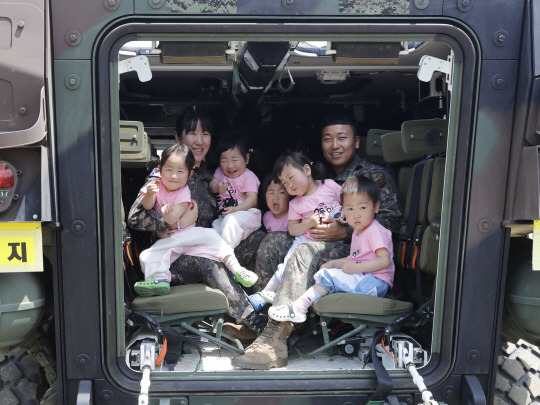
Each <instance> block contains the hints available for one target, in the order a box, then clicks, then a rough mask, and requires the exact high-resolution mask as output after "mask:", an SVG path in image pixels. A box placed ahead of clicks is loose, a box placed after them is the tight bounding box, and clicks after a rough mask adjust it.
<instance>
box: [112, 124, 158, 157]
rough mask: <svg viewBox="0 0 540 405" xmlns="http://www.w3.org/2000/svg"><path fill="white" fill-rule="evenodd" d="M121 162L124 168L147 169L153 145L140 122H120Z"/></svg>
mask: <svg viewBox="0 0 540 405" xmlns="http://www.w3.org/2000/svg"><path fill="white" fill-rule="evenodd" d="M118 137H119V140H120V162H121V164H122V167H146V164H147V163H148V162H149V161H150V157H151V156H152V143H151V141H150V138H149V136H148V134H147V133H146V132H145V131H144V127H143V123H142V122H140V121H120V128H119V134H118Z"/></svg>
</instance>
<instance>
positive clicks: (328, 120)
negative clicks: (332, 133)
mask: <svg viewBox="0 0 540 405" xmlns="http://www.w3.org/2000/svg"><path fill="white" fill-rule="evenodd" d="M331 125H348V126H350V127H351V130H352V132H353V135H354V136H356V124H355V122H354V119H353V118H352V117H351V116H349V115H347V114H344V113H334V114H329V115H327V116H326V117H324V119H323V121H322V123H321V129H322V128H324V127H329V126H331Z"/></svg>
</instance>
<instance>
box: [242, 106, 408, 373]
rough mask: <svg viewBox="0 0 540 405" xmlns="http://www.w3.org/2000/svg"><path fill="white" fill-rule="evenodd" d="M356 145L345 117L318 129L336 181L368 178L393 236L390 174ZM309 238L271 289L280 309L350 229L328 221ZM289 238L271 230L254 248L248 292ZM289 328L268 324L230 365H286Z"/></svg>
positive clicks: (394, 194)
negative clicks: (252, 277)
mask: <svg viewBox="0 0 540 405" xmlns="http://www.w3.org/2000/svg"><path fill="white" fill-rule="evenodd" d="M359 143H360V139H359V137H358V136H357V135H356V133H355V128H354V123H353V121H352V120H351V119H349V118H348V117H345V116H337V115H335V116H329V117H327V118H326V120H325V122H324V125H323V128H322V150H323V154H324V157H325V159H326V160H327V161H328V163H330V165H332V167H333V169H334V171H335V173H336V177H335V178H334V180H335V181H336V182H337V183H339V184H343V182H344V181H345V179H346V178H347V177H349V176H350V175H351V174H352V173H353V172H359V173H360V174H361V175H363V176H366V177H368V178H370V179H372V180H374V181H375V182H376V183H377V184H378V185H379V187H380V189H381V190H380V201H381V204H380V208H379V213H378V214H377V220H378V221H379V222H380V223H381V225H383V226H384V227H386V228H387V229H390V230H391V231H392V232H395V233H399V227H400V222H401V216H402V212H403V211H402V206H401V201H400V200H399V193H398V188H397V185H396V182H395V180H394V178H393V176H392V175H391V174H390V172H388V171H387V170H386V169H384V168H383V167H381V166H378V165H374V164H372V163H369V162H368V161H367V160H365V159H362V158H360V157H359V156H358V155H357V154H356V149H358V147H359ZM310 232H311V235H312V236H313V239H315V240H318V241H320V242H311V243H304V244H301V245H299V246H298V247H297V248H296V250H295V251H294V253H293V254H292V255H291V257H290V258H289V260H288V261H287V265H286V267H285V271H284V273H283V278H282V279H281V283H280V285H279V287H278V290H277V291H276V295H275V298H274V305H277V306H279V305H286V304H287V302H288V301H289V300H290V301H295V300H296V299H297V298H298V297H300V295H302V293H303V292H304V291H305V290H307V289H308V288H309V287H311V286H312V285H313V284H314V283H315V281H314V279H313V275H314V274H315V273H316V272H317V270H319V267H320V266H321V265H322V264H323V263H326V262H328V261H330V260H334V259H338V258H342V257H345V256H347V255H348V254H349V251H350V245H349V244H347V243H337V242H336V241H340V240H345V241H350V239H351V236H352V232H353V228H352V227H350V226H343V225H341V224H340V223H338V222H337V221H334V220H333V219H327V220H326V221H325V222H324V223H323V224H321V225H318V226H317V227H315V228H312V230H311V231H310ZM292 241H293V237H292V236H290V235H289V234H288V233H286V232H272V233H270V234H269V235H268V236H266V237H265V238H264V240H263V241H262V242H261V245H260V247H259V251H258V254H257V262H256V266H255V273H257V275H258V276H259V280H258V281H257V283H256V284H255V286H254V289H255V290H257V289H259V290H260V289H261V286H262V287H264V286H265V285H266V283H267V282H268V281H269V280H270V278H271V277H272V276H273V274H274V272H275V270H276V269H277V266H278V264H279V263H282V262H283V258H284V257H285V255H286V253H287V251H288V249H289V247H290V246H291V244H292ZM292 329H293V326H292V323H291V322H275V321H273V320H269V322H268V325H267V326H266V328H265V329H264V331H263V333H262V334H261V335H260V336H259V337H258V338H257V339H256V340H255V341H254V342H253V343H252V344H251V345H250V346H249V347H248V348H247V349H246V352H245V354H243V355H240V356H236V357H235V358H233V365H235V366H237V367H240V368H247V369H258V370H267V369H270V368H272V367H284V366H286V365H287V355H288V353H287V338H288V337H289V335H290V334H291V332H292ZM249 334H250V331H248V330H246V329H245V328H238V329H237V332H236V334H235V336H237V337H239V338H242V337H245V336H249Z"/></svg>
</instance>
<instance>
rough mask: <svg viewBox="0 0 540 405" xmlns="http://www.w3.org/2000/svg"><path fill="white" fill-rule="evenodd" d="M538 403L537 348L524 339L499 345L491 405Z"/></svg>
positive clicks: (539, 356) (539, 371)
mask: <svg viewBox="0 0 540 405" xmlns="http://www.w3.org/2000/svg"><path fill="white" fill-rule="evenodd" d="M538 401H540V349H539V348H538V347H537V346H534V345H531V344H529V343H527V342H525V341H524V340H519V341H518V342H517V343H516V344H514V343H511V342H503V344H502V345H501V352H500V355H499V367H498V372H497V380H496V383H495V399H494V404H495V405H497V404H498V405H502V404H509V405H528V404H533V403H538Z"/></svg>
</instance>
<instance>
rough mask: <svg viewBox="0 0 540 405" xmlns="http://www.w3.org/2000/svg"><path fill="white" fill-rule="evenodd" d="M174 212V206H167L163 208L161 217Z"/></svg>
mask: <svg viewBox="0 0 540 405" xmlns="http://www.w3.org/2000/svg"><path fill="white" fill-rule="evenodd" d="M172 210H173V205H172V204H165V205H164V206H163V207H161V215H167V214H170V213H171V212H172Z"/></svg>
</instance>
